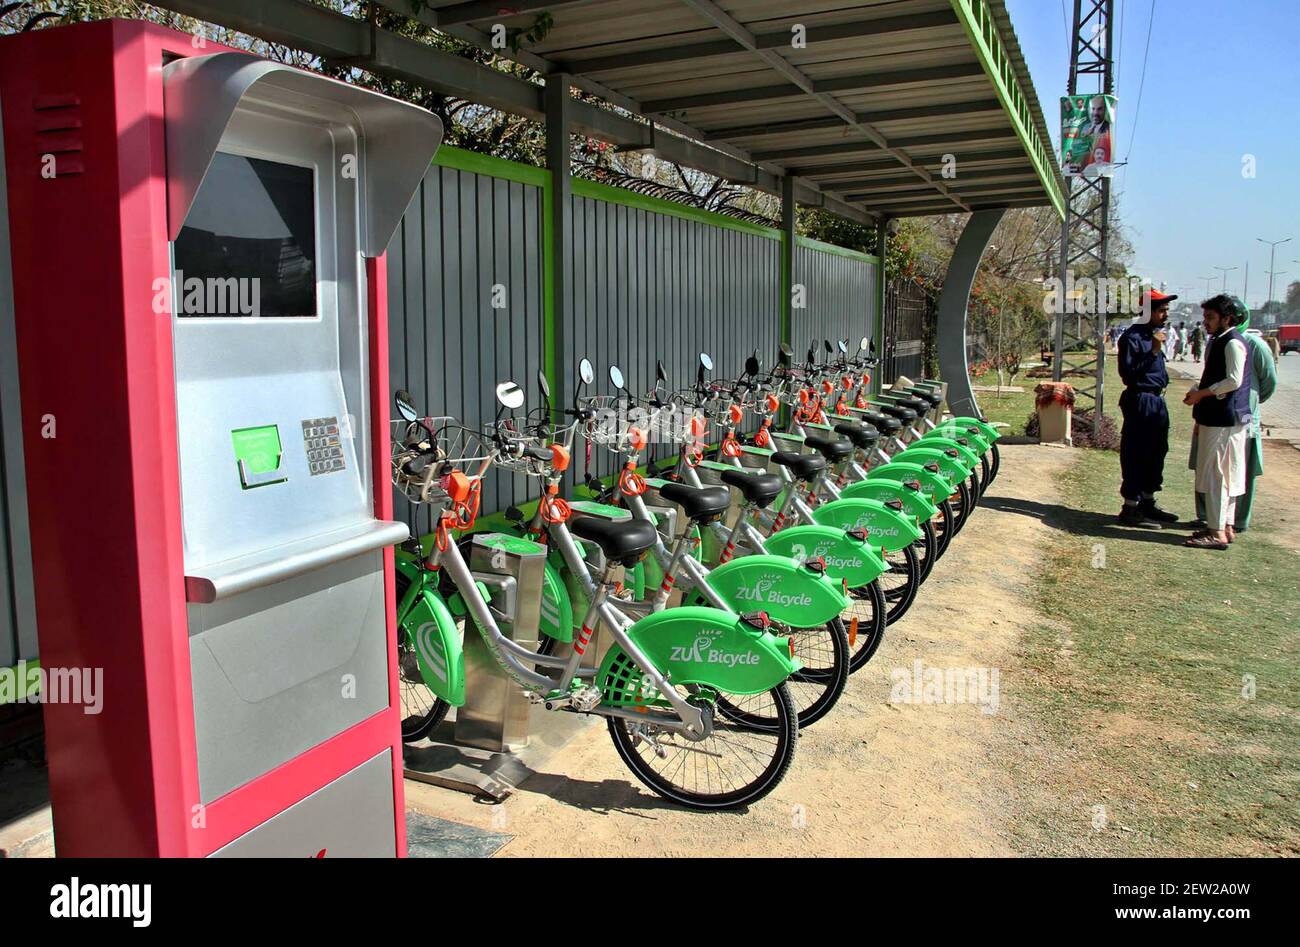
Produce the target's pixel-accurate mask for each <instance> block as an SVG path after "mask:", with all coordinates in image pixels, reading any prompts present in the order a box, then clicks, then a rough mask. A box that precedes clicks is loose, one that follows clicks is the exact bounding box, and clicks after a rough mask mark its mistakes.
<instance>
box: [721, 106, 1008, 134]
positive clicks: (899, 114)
mask: <svg viewBox="0 0 1300 947" xmlns="http://www.w3.org/2000/svg"><path fill="white" fill-rule="evenodd" d="M980 112H998V113H1001V112H1002V106H1001V105H1000V104H999V103H998V101H997V100H996V99H980V100H978V101H975V102H951V103H948V104H945V105H918V106H915V107H913V108H901V109H884V110H882V111H879V112H862V113H859V114H858V115H857V116H856V118H857V120H858V121H859V122H864V123H865V122H869V123H872V124H880V123H882V122H906V121H912V120H914V119H918V118H947V117H948V116H950V115H975V114H978V113H980ZM843 124H844V122H843V121H842V120H841V119H838V118H798V119H794V120H792V121H788V122H767V123H763V124H756V125H733V126H731V127H729V128H714V129H710V130H708V131H706V132H705V133H704V137H705V138H706V140H708V141H716V140H718V139H722V138H750V137H754V136H757V135H786V134H794V133H798V132H808V131H819V130H821V129H826V128H839V127H840V126H841V125H843Z"/></svg>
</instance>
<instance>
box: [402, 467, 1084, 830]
mask: <svg viewBox="0 0 1300 947" xmlns="http://www.w3.org/2000/svg"><path fill="white" fill-rule="evenodd" d="M1002 456H1003V462H1002V468H1001V472H1000V475H999V477H998V479H997V481H996V482H995V483H994V484H993V485H992V486H991V487H990V489H989V491H988V494H987V497H986V498H987V499H990V500H994V499H996V498H997V497H999V496H1001V497H1005V498H1016V497H1024V496H1034V497H1036V498H1038V499H1041V500H1042V501H1044V502H1049V503H1050V502H1052V501H1053V500H1055V499H1059V498H1057V497H1055V496H1053V492H1054V490H1055V488H1054V486H1053V484H1054V483H1055V481H1056V476H1055V475H1056V473H1057V472H1058V471H1059V470H1060V469H1061V468H1062V467H1064V466H1065V465H1068V464H1070V463H1071V462H1072V460H1073V457H1074V456H1075V455H1074V454H1073V453H1072V452H1070V451H1068V450H1063V449H1057V448H1051V447H1040V446H1037V445H1008V446H1006V447H1003V448H1002ZM1052 535H1053V530H1052V529H1051V528H1050V527H1048V526H1046V525H1044V524H1043V523H1042V522H1041V521H1040V520H1038V519H1035V518H1032V517H1029V516H1024V515H1019V514H1017V513H1014V512H1004V511H1000V510H998V509H994V508H989V507H988V506H983V507H981V508H980V509H979V510H978V511H977V512H976V514H975V515H974V517H973V518H972V519H971V521H970V523H969V524H968V527H967V528H966V529H965V530H963V531H962V532H961V533H960V534H959V535H958V536H957V537H956V538H955V539H954V541H953V544H952V546H951V547H950V549H949V551H948V554H947V555H946V556H945V557H944V558H943V559H942V560H941V561H940V562H939V563H938V564H937V566H936V567H935V571H934V573H933V574H932V575H931V576H930V579H929V580H928V581H927V582H926V584H925V586H924V587H923V589H922V593H921V595H920V597H919V598H918V600H917V602H916V604H915V605H914V606H913V607H912V610H911V611H910V612H909V614H908V615H907V616H906V617H905V618H903V619H902V620H901V621H900V622H898V623H897V624H895V625H894V626H892V627H891V628H890V629H889V632H888V633H887V636H886V640H885V642H884V644H883V645H882V646H881V648H880V650H879V651H878V652H877V653H876V655H875V657H874V658H873V659H872V661H871V662H870V663H869V664H868V665H867V666H866V667H865V668H863V669H862V670H861V671H859V672H858V673H857V674H855V675H854V676H853V677H852V678H851V679H850V681H849V685H848V688H847V689H846V691H845V694H844V696H843V697H842V698H841V701H840V703H839V705H838V706H837V707H836V709H835V710H834V711H833V712H832V713H831V714H830V715H829V716H828V717H827V718H825V719H824V720H822V721H820V722H819V723H818V724H817V725H815V726H813V727H811V728H809V729H808V730H806V731H805V732H804V733H803V735H802V738H801V740H800V743H799V749H798V753H797V755H796V758H795V761H794V765H793V767H792V768H791V771H790V773H789V774H788V775H787V777H786V778H785V780H784V781H783V782H782V783H781V785H780V786H778V787H777V789H776V790H775V791H774V792H773V793H772V794H771V795H770V796H768V797H767V798H766V799H764V800H762V801H761V802H759V803H758V804H756V805H755V806H753V807H751V809H750V810H749V811H748V812H738V813H708V814H704V813H696V812H689V811H684V810H682V809H679V808H676V807H674V806H671V805H669V804H667V803H665V802H662V801H661V800H660V799H659V797H658V796H655V795H653V794H652V793H650V792H649V791H648V790H646V789H644V788H642V787H641V785H640V783H638V782H637V781H636V780H635V778H634V777H633V776H632V775H631V774H630V772H628V771H627V770H626V769H625V768H624V767H623V765H622V763H621V762H620V761H619V759H618V757H617V755H616V754H615V752H614V749H613V746H612V744H611V743H610V741H609V738H608V736H607V735H606V731H605V728H604V727H603V726H599V727H593V728H591V729H590V730H587V731H585V732H584V733H582V734H581V735H579V736H578V737H577V738H576V739H575V740H574V741H573V742H572V743H570V744H569V745H568V746H567V747H565V748H564V749H563V750H561V751H560V752H558V753H557V754H556V755H555V756H553V757H552V758H551V759H550V760H549V761H548V763H547V764H546V765H545V766H544V767H543V769H542V771H541V772H539V773H538V774H537V775H535V776H533V777H531V778H530V779H528V780H526V781H525V782H524V783H523V785H522V786H521V787H520V788H519V790H518V791H517V792H516V793H515V794H514V795H513V796H512V797H510V798H509V799H508V800H507V801H506V802H505V803H503V804H501V805H490V804H486V803H484V802H482V801H479V800H475V799H473V798H471V797H470V796H467V795H463V794H460V793H456V792H453V791H450V790H447V789H442V788H438V787H434V786H430V785H426V784H423V783H416V782H412V781H410V780H408V781H407V784H406V791H407V805H408V807H411V808H414V809H417V810H420V811H423V812H425V813H428V814H429V815H432V816H437V817H439V818H443V819H451V820H454V821H457V822H462V823H465V824H468V825H473V826H477V827H479V828H482V829H484V830H488V831H493V832H500V833H505V834H508V835H511V836H513V839H512V841H510V842H509V843H508V844H507V845H506V846H505V847H504V848H503V849H502V850H501V852H500V854H502V855H507V856H539V855H541V856H546V855H551V856H564V855H606V856H607V855H642V856H664V855H667V856H672V855H698V854H702V853H708V854H713V855H733V856H740V855H766V856H771V855H773V854H778V853H783V852H788V853H789V854H791V855H802V856H815V855H829V856H836V855H868V856H869V855H913V856H927V855H930V856H953V855H1007V854H1013V851H1012V849H1011V847H1010V845H1011V843H1010V837H1011V835H1010V833H1009V832H1008V831H1007V826H1008V823H1009V820H1010V819H1012V818H1013V817H1014V813H1013V812H1012V811H1011V805H1010V800H1011V799H1012V798H1013V797H1014V796H1015V792H1014V787H1013V786H1012V785H1010V780H1011V779H1012V778H1013V777H1012V776H1011V775H1010V774H1012V773H1014V768H1012V767H1008V766H1006V765H1005V763H1006V759H1007V758H1008V756H1010V757H1012V758H1015V757H1018V756H1020V755H1021V754H1022V752H1023V749H1024V748H1025V747H1026V746H1027V745H1028V744H1029V742H1030V739H1031V736H1030V734H1028V733H1026V732H1025V729H1026V726H1027V725H1026V724H1025V722H1024V721H1022V720H1020V719H1018V718H1017V715H1016V710H1015V707H1014V700H1012V699H1009V698H1010V697H1011V695H1012V694H1013V692H1014V687H1015V675H1014V668H1013V655H1014V652H1015V646H1016V642H1017V638H1018V636H1019V635H1020V634H1021V632H1022V631H1023V630H1024V629H1026V628H1028V627H1030V623H1035V624H1036V625H1037V626H1039V627H1041V626H1042V624H1043V622H1044V619H1043V617H1042V616H1041V615H1039V614H1037V613H1036V612H1035V610H1034V608H1033V606H1032V604H1031V599H1032V590H1031V588H1030V581H1031V577H1032V575H1033V566H1034V564H1035V561H1036V558H1037V555H1038V552H1039V551H1040V550H1041V549H1042V548H1043V546H1044V544H1046V543H1048V542H1050V541H1051V538H1052ZM1062 647H1066V648H1068V647H1069V642H1068V640H1066V641H1063V643H1062ZM918 660H919V661H921V662H923V668H939V669H944V670H946V669H949V668H963V669H964V668H982V669H986V671H987V672H988V673H989V674H990V675H991V674H992V673H993V672H995V671H996V672H997V674H998V678H997V681H998V690H999V692H1000V700H999V701H998V702H997V703H996V710H995V712H993V713H986V712H984V711H985V709H993V707H994V705H993V703H992V702H990V704H989V706H988V707H986V708H981V707H980V706H978V705H976V704H973V703H929V704H925V703H891V701H890V697H891V686H892V684H893V682H894V680H895V679H896V677H895V674H897V675H902V676H904V677H906V678H907V679H908V680H911V679H912V677H913V674H914V671H915V668H914V662H916V661H918ZM989 680H990V681H991V680H992V678H991V677H990V678H989ZM997 760H1001V761H1002V765H995V762H996V761H997ZM593 816H595V817H593Z"/></svg>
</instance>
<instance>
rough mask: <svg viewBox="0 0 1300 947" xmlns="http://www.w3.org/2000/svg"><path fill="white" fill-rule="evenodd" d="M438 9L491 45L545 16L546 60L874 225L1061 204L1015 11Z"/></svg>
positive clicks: (980, 3)
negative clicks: (494, 37)
mask: <svg viewBox="0 0 1300 947" xmlns="http://www.w3.org/2000/svg"><path fill="white" fill-rule="evenodd" d="M399 6H400V0H399V2H398V3H395V4H393V7H394V9H397V8H399ZM427 6H428V7H430V8H431V9H430V10H429V11H428V13H429V14H431V16H430V17H429V19H431V20H432V21H433V22H434V23H436V24H437V25H439V26H440V27H441V28H446V29H448V30H449V31H455V28H456V27H458V26H466V27H468V28H469V29H470V30H473V31H477V32H480V33H490V31H491V30H492V28H493V25H494V24H496V23H501V24H504V25H505V26H506V27H507V28H526V27H528V26H530V25H531V24H532V23H533V21H534V19H535V18H536V16H537V14H538V13H539V12H540V11H542V10H545V11H547V12H549V13H550V14H551V16H552V18H553V24H552V26H551V28H550V30H549V31H548V32H547V33H546V35H545V37H544V38H543V39H541V40H540V41H539V42H536V43H527V42H526V41H525V43H524V44H523V49H524V50H526V53H527V54H531V57H537V58H538V59H540V60H543V61H544V63H545V64H547V65H549V66H550V67H551V69H553V70H559V71H564V72H569V73H572V74H573V76H574V77H575V81H577V82H578V84H579V85H584V84H585V85H586V87H587V88H590V89H592V91H598V90H602V89H603V90H609V91H612V92H614V93H616V94H617V95H618V96H620V97H624V98H626V99H628V100H631V101H632V102H635V103H636V104H637V105H638V106H639V111H640V112H641V113H642V114H644V115H646V116H648V117H650V118H651V119H670V120H672V121H673V122H674V124H675V125H677V126H678V127H679V128H680V129H681V130H683V131H685V130H686V129H687V128H689V129H692V130H694V131H695V132H697V133H698V134H699V135H700V137H701V138H702V139H703V140H704V141H707V142H709V143H710V144H712V145H715V146H723V147H725V148H727V149H728V150H729V151H731V152H732V153H734V154H737V155H738V156H740V155H743V156H746V157H748V158H750V159H751V160H753V161H755V162H756V163H758V164H761V165H764V166H767V167H770V168H772V169H773V170H777V171H779V172H781V173H788V174H794V175H797V176H799V177H800V178H803V179H805V180H807V181H810V182H813V183H815V184H816V185H817V186H818V187H819V188H820V189H821V190H822V191H824V192H828V193H830V194H833V195H835V196H837V197H839V198H842V199H844V200H846V201H847V202H849V203H850V204H854V205H858V206H860V207H862V208H864V209H865V210H867V211H869V212H870V213H872V214H873V215H875V214H886V215H888V216H891V217H900V216H909V215H917V214H929V213H951V212H960V211H965V210H975V209H979V208H981V207H993V206H997V207H1005V206H1031V205H1040V204H1049V203H1050V204H1053V205H1055V206H1056V208H1057V211H1058V213H1059V212H1060V211H1061V209H1062V208H1063V203H1062V197H1061V187H1060V182H1059V170H1058V168H1057V165H1056V161H1055V159H1054V156H1053V154H1052V151H1051V140H1050V138H1049V137H1048V134H1047V128H1046V125H1045V123H1044V121H1043V115H1042V111H1041V110H1040V108H1039V105H1038V99H1037V96H1036V95H1035V93H1034V89H1033V84H1032V81H1031V80H1030V77H1029V72H1028V69H1027V67H1026V66H1025V62H1024V59H1023V57H1022V55H1021V52H1020V45H1019V43H1018V42H1017V40H1016V35H1015V31H1014V30H1013V29H1012V27H1011V21H1010V18H1009V17H1008V16H1007V13H1006V9H1005V6H1004V5H1003V0H727V2H722V3H715V2H712V0H572V2H556V0H549V2H536V3H529V2H527V0H514V2H512V3H511V2H486V3H465V2H456V0H434V2H432V3H429V4H427ZM498 10H518V11H519V12H518V14H517V15H514V16H504V17H503V16H500V15H498ZM799 27H802V30H800V29H799ZM518 58H519V59H520V61H521V62H528V63H529V64H531V65H534V66H536V65H538V63H537V61H536V60H533V61H531V62H530V56H528V55H520V56H519V57H518ZM584 80H586V82H585V83H584ZM945 155H951V156H953V158H954V159H955V176H953V177H949V178H945V177H944V176H943V172H944V156H945ZM950 164H951V162H950Z"/></svg>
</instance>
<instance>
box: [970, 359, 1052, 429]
mask: <svg viewBox="0 0 1300 947" xmlns="http://www.w3.org/2000/svg"><path fill="white" fill-rule="evenodd" d="M1039 381H1041V379H1038V378H1026V377H1025V375H1024V373H1023V372H1022V373H1021V374H1019V375H1017V376H1016V377H1015V380H1014V381H1010V382H1008V383H1007V384H1008V385H1010V386H1011V387H1015V388H1024V389H1025V390H1024V391H1023V392H1015V391H1003V392H993V391H977V392H975V400H976V402H978V404H979V406H980V411H982V412H983V413H984V416H985V417H986V418H988V419H989V421H990V422H992V423H994V424H998V423H1002V424H1006V425H1007V427H1006V429H1004V430H1003V432H1002V433H1003V434H1007V435H1011V436H1014V437H1019V436H1022V435H1023V434H1024V433H1025V422H1026V421H1027V420H1028V419H1029V415H1030V414H1032V413H1033V411H1034V386H1035V385H1037V384H1038V383H1039ZM971 383H972V384H975V385H996V384H997V383H998V373H997V372H988V373H987V374H984V375H979V376H977V377H975V378H973V379H971Z"/></svg>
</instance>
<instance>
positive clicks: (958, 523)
mask: <svg viewBox="0 0 1300 947" xmlns="http://www.w3.org/2000/svg"><path fill="white" fill-rule="evenodd" d="M956 496H957V505H956V506H955V507H953V516H954V518H953V528H952V534H953V535H954V536H956V535H957V534H958V533H960V532H961V531H962V529H964V528H965V526H966V520H967V519H969V518H970V511H971V494H970V487H969V486H967V484H966V481H965V480H963V481H961V482H960V483H959V484H957V493H956ZM948 502H949V503H951V502H952V497H948Z"/></svg>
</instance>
